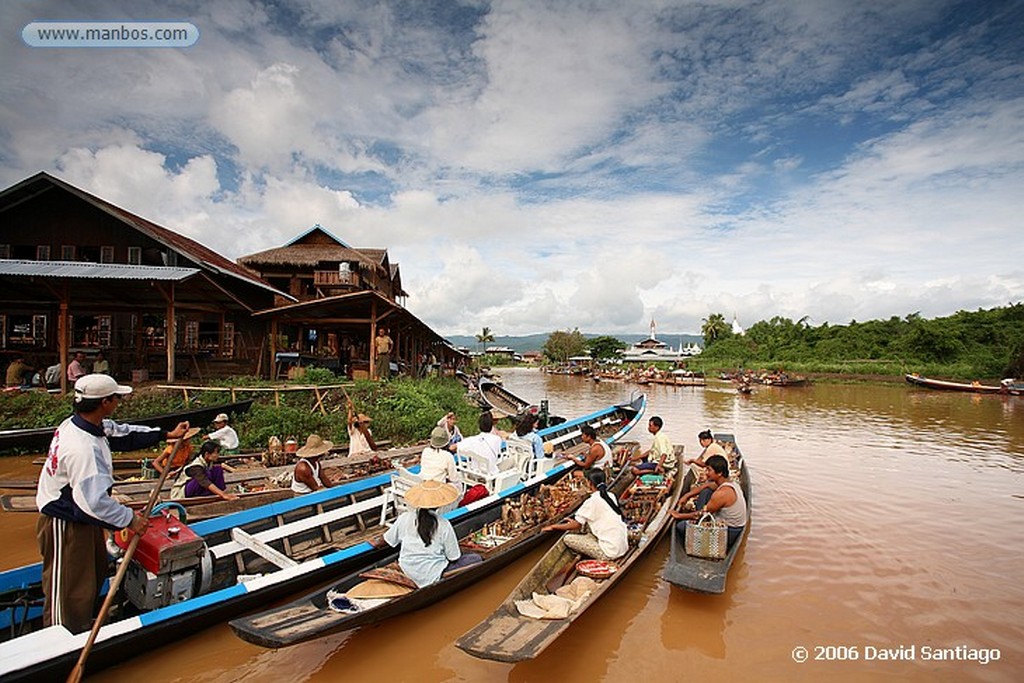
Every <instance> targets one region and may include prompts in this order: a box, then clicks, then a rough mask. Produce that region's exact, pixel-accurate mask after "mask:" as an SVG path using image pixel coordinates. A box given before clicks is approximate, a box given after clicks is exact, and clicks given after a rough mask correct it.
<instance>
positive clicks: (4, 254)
mask: <svg viewBox="0 0 1024 683" xmlns="http://www.w3.org/2000/svg"><path fill="white" fill-rule="evenodd" d="M0 258H11V245H9V244H0Z"/></svg>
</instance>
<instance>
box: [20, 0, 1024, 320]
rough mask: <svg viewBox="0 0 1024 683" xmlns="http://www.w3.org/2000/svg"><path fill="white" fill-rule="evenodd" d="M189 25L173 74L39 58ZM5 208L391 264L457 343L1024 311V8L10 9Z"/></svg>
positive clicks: (477, 5)
mask: <svg viewBox="0 0 1024 683" xmlns="http://www.w3.org/2000/svg"><path fill="white" fill-rule="evenodd" d="M45 20H68V21H71V20H79V21H129V20H176V21H184V22H189V23H191V24H193V25H194V26H195V27H196V28H198V29H199V33H200V37H199V39H198V41H197V42H196V43H195V45H193V46H191V47H181V48H177V47H175V48H166V47H164V48H150V47H135V48H130V47H129V48H81V49H66V48H65V49H59V48H49V47H30V46H28V45H27V44H26V42H25V41H24V40H23V36H22V30H23V29H24V28H25V27H26V25H28V24H29V23H30V22H34V21H45ZM0 26H2V29H0V30H2V31H3V32H4V39H3V40H2V41H0V63H2V64H3V68H2V69H0V187H8V186H10V185H12V184H14V183H16V182H18V181H20V180H22V179H24V178H26V177H28V176H31V175H33V174H35V173H38V172H39V171H47V172H49V173H52V174H54V175H56V176H58V177H60V178H62V179H64V180H66V181H68V182H70V183H72V184H74V185H77V186H78V187H81V188H83V189H85V190H87V191H89V192H92V193H94V194H96V195H98V196H100V197H102V198H104V199H106V200H108V201H111V202H113V203H115V204H117V205H120V206H122V207H124V208H126V209H128V210H130V211H133V212H135V213H137V214H140V215H142V216H144V217H146V218H148V219H150V220H152V221H155V222H157V223H159V224H160V225H163V226H165V227H167V228H170V229H172V230H175V231H178V232H180V233H182V234H185V235H187V236H189V237H191V238H193V239H195V240H197V241H199V242H201V243H202V244H204V245H206V246H208V247H210V248H212V249H214V250H216V251H218V252H220V253H222V254H224V255H225V256H227V257H229V258H232V259H235V258H238V257H240V256H243V255H246V254H251V253H254V252H257V251H261V250H264V249H269V248H272V247H275V246H279V245H282V244H284V243H286V242H288V241H289V240H291V239H292V238H294V237H296V236H297V235H299V234H301V233H303V232H305V231H306V230H307V229H309V228H310V227H311V226H312V225H314V224H320V225H322V226H323V227H324V228H325V229H327V230H328V231H329V232H331V233H332V234H333V235H335V236H336V237H338V238H339V239H341V240H343V241H344V242H345V243H346V244H348V245H350V246H353V247H357V248H358V247H364V248H386V249H388V252H389V255H390V258H391V261H392V263H395V262H397V263H399V264H400V266H401V273H402V280H403V285H404V287H405V289H406V290H407V291H408V292H409V297H408V299H407V301H406V306H407V308H408V309H409V310H410V311H411V312H412V313H413V314H414V315H416V316H417V317H419V318H420V319H421V320H423V321H424V322H426V323H427V324H429V325H430V326H431V327H433V328H434V329H435V330H437V331H438V332H440V333H441V334H451V335H455V334H475V333H478V332H480V330H481V329H482V328H483V327H488V328H490V330H491V332H492V333H494V334H497V335H521V334H533V333H543V332H550V331H553V330H557V329H573V328H579V329H580V330H581V331H583V332H585V333H598V334H616V333H620V334H626V333H645V332H646V331H647V330H648V329H649V324H650V321H651V319H654V320H655V321H656V323H657V329H658V330H661V331H664V332H671V333H699V331H700V328H701V323H702V320H704V319H706V318H707V317H708V316H709V315H710V314H713V313H721V314H722V315H724V316H725V317H726V319H727V320H729V321H731V320H732V319H733V317H736V318H737V319H738V321H739V322H740V324H741V325H744V326H749V325H750V324H752V323H753V322H756V321H758V320H767V319H770V318H772V317H773V316H782V317H786V318H790V319H793V320H798V319H801V318H804V317H807V319H808V322H809V323H810V324H812V325H820V324H822V323H825V322H828V323H830V324H847V323H849V322H850V321H851V320H859V321H863V320H870V319H878V318H886V319H887V318H889V317H891V316H898V317H903V316H906V315H908V314H910V313H915V312H917V313H920V314H921V315H922V316H924V317H928V318H931V317H936V316H942V315H948V314H951V313H954V312H956V311H957V310H976V309H978V308H990V307H994V306H1004V305H1007V304H1010V303H1014V302H1018V301H1021V300H1024V258H1022V255H1024V249H1022V248H1021V246H1020V245H1021V241H1022V238H1021V235H1022V234H1024V232H1022V227H1024V0H1019V1H1001V0H984V1H977V0H968V1H963V2H961V1H947V0H920V1H919V0H882V1H876V0H862V1H859V2H850V1H849V0H813V1H811V0H792V1H789V0H771V1H764V2H749V1H746V0H717V1H705V2H690V1H686V0H682V1H673V0H643V1H640V0H617V1H616V0H551V1H549V2H543V1H536V2H535V1H532V0H516V1H509V2H504V1H500V0H495V1H493V2H474V1H467V2H452V1H447V2H443V1H439V0H405V1H399V2H376V1H373V2H371V1H348V0H301V1H295V2H288V1H284V0H280V1H278V2H256V1H253V0H217V2H200V1H199V0H195V1H193V2H151V1H149V0H138V1H132V2H128V1H126V0H88V1H85V0H82V1H80V2H72V1H67V0H65V1H63V2H56V1H54V2H31V1H18V2H15V1H13V0H9V1H7V2H3V3H0Z"/></svg>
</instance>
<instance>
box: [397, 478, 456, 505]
mask: <svg viewBox="0 0 1024 683" xmlns="http://www.w3.org/2000/svg"><path fill="white" fill-rule="evenodd" d="M458 499H459V491H458V489H456V488H455V487H454V486H452V485H451V484H444V483H442V482H439V481H424V482H420V483H419V484H416V485H415V486H413V487H412V488H410V489H409V490H408V491H406V492H405V500H406V502H408V503H409V505H412V506H413V507H417V508H439V507H442V506H444V505H448V504H449V503H454V502H455V501H456V500H458Z"/></svg>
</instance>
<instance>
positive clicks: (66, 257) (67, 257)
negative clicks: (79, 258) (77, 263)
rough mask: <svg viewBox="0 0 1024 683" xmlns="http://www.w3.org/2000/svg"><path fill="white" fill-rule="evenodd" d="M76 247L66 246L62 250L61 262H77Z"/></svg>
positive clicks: (62, 246)
mask: <svg viewBox="0 0 1024 683" xmlns="http://www.w3.org/2000/svg"><path fill="white" fill-rule="evenodd" d="M75 253H76V250H75V245H73V244H64V245H61V248H60V260H61V261H74V260H75Z"/></svg>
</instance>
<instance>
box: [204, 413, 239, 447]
mask: <svg viewBox="0 0 1024 683" xmlns="http://www.w3.org/2000/svg"><path fill="white" fill-rule="evenodd" d="M203 439H204V440H209V441H216V442H217V443H218V444H220V448H221V451H223V453H224V454H225V455H229V454H231V453H234V452H236V451H237V450H238V432H236V431H235V430H234V429H233V428H232V427H231V425H229V424H228V416H227V413H219V414H218V415H217V417H215V418H213V431H212V432H210V433H209V434H206V435H204V436H203Z"/></svg>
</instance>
